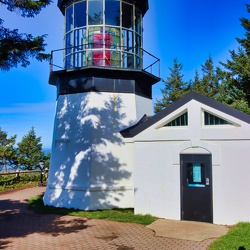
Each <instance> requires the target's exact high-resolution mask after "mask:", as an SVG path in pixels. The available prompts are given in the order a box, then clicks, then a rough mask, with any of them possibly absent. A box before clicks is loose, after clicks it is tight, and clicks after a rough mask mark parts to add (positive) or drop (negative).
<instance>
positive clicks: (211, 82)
mask: <svg viewBox="0 0 250 250" xmlns="http://www.w3.org/2000/svg"><path fill="white" fill-rule="evenodd" d="M201 70H202V73H203V77H202V79H201V84H200V93H201V94H202V95H205V96H208V97H211V98H213V99H216V98H217V96H218V94H219V79H218V76H217V74H216V70H215V68H214V63H213V59H212V57H211V56H209V58H208V59H207V60H206V62H205V64H204V65H201Z"/></svg>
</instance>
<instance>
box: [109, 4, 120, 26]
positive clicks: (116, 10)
mask: <svg viewBox="0 0 250 250" xmlns="http://www.w3.org/2000/svg"><path fill="white" fill-rule="evenodd" d="M105 18H106V24H107V25H114V26H120V0H106V1H105Z"/></svg>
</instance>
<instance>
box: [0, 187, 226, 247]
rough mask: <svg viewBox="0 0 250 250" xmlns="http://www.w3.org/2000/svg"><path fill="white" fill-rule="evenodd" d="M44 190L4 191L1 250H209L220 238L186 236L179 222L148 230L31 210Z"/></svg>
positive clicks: (160, 223)
mask: <svg viewBox="0 0 250 250" xmlns="http://www.w3.org/2000/svg"><path fill="white" fill-rule="evenodd" d="M44 191H45V188H44V187H36V188H29V189H24V190H19V191H11V192H0V249H15V250H16V249H18V250H22V249H25V250H29V249H32V250H34V249H39V250H40V249H46V250H49V249H53V250H55V249H60V250H62V249H67V250H69V249H74V250H75V249H81V250H83V249H86V250H99V249H100V250H113V249H114V250H160V249H168V250H171V249H173V250H178V249H180V250H195V249H197V250H203V249H204V250H205V249H207V247H208V246H209V245H210V244H211V243H212V242H213V241H214V240H215V239H216V238H217V237H218V236H219V235H217V234H216V235H215V234H210V233H209V232H208V231H204V233H203V235H206V236H205V237H204V238H200V237H198V238H195V237H189V236H188V237H187V236H185V237H183V235H184V234H186V235H187V231H185V230H184V228H185V227H184V226H183V224H181V223H182V222H176V221H168V220H158V221H156V222H155V223H153V224H151V225H149V226H147V227H145V226H142V225H138V224H133V223H119V222H112V221H106V220H96V219H87V218H81V217H72V216H60V215H52V214H45V215H41V214H37V213H34V212H32V211H29V210H27V201H28V199H29V198H31V197H34V196H36V195H39V194H42V193H43V192H44ZM198 224H199V223H198ZM178 225H181V228H182V229H183V230H182V232H183V233H181V234H179V236H178V234H175V235H174V234H172V232H173V231H180V230H181V229H180V228H178ZM188 225H190V224H189V223H188V222H187V223H186V226H187V230H188V231H189V234H190V227H189V226H188ZM196 226H197V225H196ZM200 226H201V227H199V230H201V228H203V226H202V225H200ZM196 233H197V232H195V231H194V232H192V234H194V235H195V234H196ZM223 233H226V231H223Z"/></svg>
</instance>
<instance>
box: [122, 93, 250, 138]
mask: <svg viewBox="0 0 250 250" xmlns="http://www.w3.org/2000/svg"><path fill="white" fill-rule="evenodd" d="M191 100H196V101H198V102H200V103H202V104H204V105H207V106H209V107H211V108H214V109H217V110H218V111H221V112H223V113H225V114H227V115H230V116H233V117H235V118H237V119H239V120H241V121H244V122H246V123H249V124H250V115H248V114H245V113H243V112H241V111H239V110H236V109H234V108H231V107H229V106H227V105H225V104H222V103H220V102H218V101H215V100H213V99H211V98H209V97H206V96H203V95H201V94H198V93H196V92H190V93H188V94H187V95H185V96H184V97H183V98H181V99H179V100H178V101H176V102H174V103H173V104H171V105H170V106H168V107H166V108H165V109H164V110H162V111H161V112H159V113H158V114H156V115H154V116H152V117H151V118H148V117H147V116H145V115H144V116H143V118H142V119H141V120H140V121H139V122H138V123H137V124H135V125H133V126H131V127H129V128H126V129H124V130H122V131H121V132H120V133H121V135H122V136H123V137H124V138H130V137H134V136H136V135H137V134H139V133H141V132H142V131H144V130H145V129H147V128H149V127H150V126H152V125H153V124H155V123H156V122H158V121H160V120H161V119H163V118H164V117H165V116H167V115H169V114H171V113H172V112H174V111H175V110H177V109H178V108H180V107H181V106H183V105H185V104H186V103H188V102H189V101H191ZM145 117H147V119H145Z"/></svg>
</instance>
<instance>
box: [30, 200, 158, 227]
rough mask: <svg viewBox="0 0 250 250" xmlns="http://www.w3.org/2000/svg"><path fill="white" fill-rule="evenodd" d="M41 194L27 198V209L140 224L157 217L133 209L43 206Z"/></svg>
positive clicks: (154, 219)
mask: <svg viewBox="0 0 250 250" xmlns="http://www.w3.org/2000/svg"><path fill="white" fill-rule="evenodd" d="M42 198H43V196H36V197H34V198H32V199H30V200H29V209H31V210H34V211H36V212H39V213H46V214H48V213H50V214H61V215H72V216H81V217H85V218H89V219H104V220H112V221H119V222H131V223H138V224H142V225H149V224H151V223H152V222H154V221H156V220H157V218H156V217H154V216H151V215H137V214H136V215H135V214H134V209H132V208H131V209H112V210H97V211H81V210H75V209H67V208H56V207H52V206H44V203H43V199H42Z"/></svg>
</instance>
